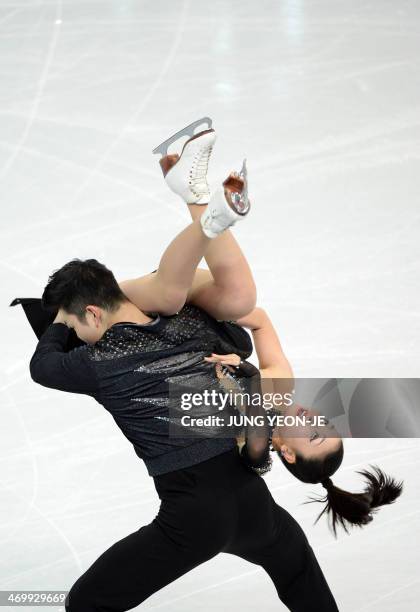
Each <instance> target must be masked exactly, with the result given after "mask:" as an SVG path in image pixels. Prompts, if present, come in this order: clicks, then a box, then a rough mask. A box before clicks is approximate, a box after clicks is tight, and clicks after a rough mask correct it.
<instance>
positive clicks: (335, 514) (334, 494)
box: [311, 466, 403, 535]
mask: <svg viewBox="0 0 420 612" xmlns="http://www.w3.org/2000/svg"><path fill="white" fill-rule="evenodd" d="M371 470H372V471H369V470H362V471H361V472H358V473H359V474H360V475H361V476H363V477H364V478H365V480H366V487H365V490H364V491H363V492H362V493H350V492H349V491H343V489H339V488H338V487H336V486H335V485H334V483H333V482H332V480H331V478H325V479H324V480H322V481H321V484H322V486H323V487H324V488H325V489H326V491H327V494H326V495H325V496H324V497H321V498H314V499H312V500H311V501H315V502H321V503H322V502H323V503H325V508H324V509H323V510H322V512H321V513H320V514H319V516H318V518H317V519H316V521H315V522H318V521H319V519H320V518H321V516H323V514H327V515H329V516H330V520H331V527H332V530H333V532H334V535H337V526H338V525H341V526H342V527H343V528H344V530H345V531H346V532H348V530H349V527H351V526H357V527H362V526H363V525H366V524H367V523H370V521H371V520H372V519H373V514H374V512H375V511H376V509H377V508H379V506H384V505H385V504H392V503H393V502H394V501H395V500H396V499H397V497H399V495H401V493H402V488H403V483H402V482H397V481H396V480H395V479H394V478H392V477H390V476H387V475H386V474H384V473H383V472H382V470H380V469H379V468H378V467H375V466H371Z"/></svg>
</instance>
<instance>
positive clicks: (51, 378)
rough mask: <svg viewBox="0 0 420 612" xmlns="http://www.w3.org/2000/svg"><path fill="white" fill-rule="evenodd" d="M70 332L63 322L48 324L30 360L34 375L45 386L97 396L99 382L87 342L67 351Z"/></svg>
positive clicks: (32, 376)
mask: <svg viewBox="0 0 420 612" xmlns="http://www.w3.org/2000/svg"><path fill="white" fill-rule="evenodd" d="M69 332H70V330H69V328H68V327H67V325H65V324H64V323H53V324H52V325H50V326H49V327H48V328H47V330H46V331H45V332H44V334H43V335H42V336H41V338H40V340H39V342H38V344H37V347H36V349H35V353H34V354H33V356H32V359H31V361H30V365H29V370H30V373H31V378H32V380H34V381H35V382H36V383H38V384H40V385H42V386H43V387H49V388H51V389H58V390H60V391H69V392H70V393H85V394H87V395H92V396H94V397H95V396H96V395H98V394H99V385H98V380H97V376H96V372H95V369H94V367H93V365H92V363H91V361H90V359H89V357H88V355H87V352H86V346H81V347H78V348H75V349H74V350H72V351H69V352H66V347H67V341H68V335H69Z"/></svg>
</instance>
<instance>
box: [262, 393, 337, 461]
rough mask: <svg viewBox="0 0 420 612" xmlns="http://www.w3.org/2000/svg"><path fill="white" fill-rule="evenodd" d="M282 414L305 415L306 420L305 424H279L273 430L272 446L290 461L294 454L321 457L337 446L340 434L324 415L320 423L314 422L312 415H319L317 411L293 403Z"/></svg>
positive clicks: (294, 458)
mask: <svg viewBox="0 0 420 612" xmlns="http://www.w3.org/2000/svg"><path fill="white" fill-rule="evenodd" d="M284 414H285V415H287V416H299V417H305V421H306V422H305V425H293V426H288V425H280V426H278V427H276V428H275V430H274V432H273V440H272V443H273V447H274V448H275V450H277V451H280V452H281V453H282V455H283V456H284V458H285V459H286V460H287V461H289V462H290V463H294V462H295V461H296V455H301V456H302V457H304V458H305V459H322V458H323V457H326V456H327V455H329V454H330V453H332V452H334V451H336V450H337V449H338V448H339V446H340V444H341V436H340V435H339V434H338V432H337V430H336V429H335V427H334V426H333V425H331V424H330V423H329V422H328V420H327V419H326V418H325V417H323V421H324V424H322V425H320V424H318V423H315V422H314V417H320V416H321V415H320V413H319V412H315V411H314V410H310V409H308V408H304V407H303V406H298V405H293V406H290V407H289V408H288V409H287V410H286V411H285V413H284Z"/></svg>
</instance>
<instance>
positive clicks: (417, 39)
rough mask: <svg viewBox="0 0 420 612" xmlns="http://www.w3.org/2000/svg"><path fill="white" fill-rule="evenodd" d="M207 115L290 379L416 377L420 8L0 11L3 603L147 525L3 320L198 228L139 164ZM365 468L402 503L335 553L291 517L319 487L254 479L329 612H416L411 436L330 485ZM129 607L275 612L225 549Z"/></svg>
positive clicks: (70, 572) (416, 452) (109, 449)
mask: <svg viewBox="0 0 420 612" xmlns="http://www.w3.org/2000/svg"><path fill="white" fill-rule="evenodd" d="M203 115H209V116H210V117H212V118H213V120H214V126H215V128H216V129H217V131H218V134H219V139H218V142H217V145H216V147H215V150H214V157H213V161H212V166H211V178H212V180H213V181H214V180H218V179H219V178H220V177H222V176H223V175H224V174H226V171H228V170H230V169H231V168H232V165H234V164H235V163H237V162H238V160H241V159H242V156H244V155H246V156H247V158H248V164H249V172H250V191H251V194H252V199H253V202H254V209H253V212H252V215H251V216H250V218H249V219H248V220H247V221H246V222H245V223H242V224H240V225H239V226H238V227H237V228H236V229H235V233H236V236H237V237H238V238H239V240H240V242H241V244H242V245H243V248H244V250H245V252H246V254H247V255H248V256H249V260H250V262H251V266H252V268H253V270H254V273H255V277H256V280H257V285H258V288H259V303H260V305H262V306H264V307H265V308H266V309H267V310H268V312H269V313H270V314H271V316H272V318H273V320H274V322H275V325H276V327H277V329H278V331H279V334H280V337H281V339H282V342H283V345H284V348H285V351H286V353H287V355H288V356H289V358H290V360H291V362H292V364H293V366H294V369H295V373H296V375H299V376H307V377H309V376H314V377H315V376H326V377H336V376H337V377H338V376H339V377H389V376H394V377H416V376H419V375H420V364H419V357H420V351H419V339H420V309H419V305H420V304H419V272H420V261H419V254H420V247H419V243H420V235H419V228H420V212H419V211H420V208H419V205H420V195H419V176H420V3H419V2H418V0H347V1H345V0H306V1H305V0H278V1H275V0H259V1H252V0H244V1H242V2H239V1H236V0H235V1H233V2H232V1H228V0H214V1H212V2H205V1H204V0H173V1H171V2H169V1H168V0H160V1H156V0H155V1H152V0H149V1H146V0H95V1H94V0H39V1H38V0H0V207H1V208H0V210H1V217H0V218H1V227H0V266H1V284H0V296H1V317H0V326H1V328H0V337H1V345H2V351H1V354H0V370H1V379H0V390H1V400H0V401H1V405H0V409H1V413H0V414H1V424H0V590H10V589H27V590H29V589H36V590H42V589H63V590H68V589H69V588H70V586H71V585H72V584H73V582H74V581H75V579H76V578H77V577H78V576H79V575H80V574H81V573H82V572H83V571H84V570H85V569H87V567H88V566H89V565H90V564H91V563H92V562H93V561H94V560H95V559H96V558H97V556H98V555H99V554H100V553H101V552H103V551H104V550H105V549H106V548H108V547H109V546H110V545H111V544H112V543H114V542H115V541H116V540H118V539H120V538H122V537H123V536H125V535H127V534H128V533H131V532H132V531H135V530H136V529H138V528H139V527H140V526H141V525H142V524H145V523H148V522H150V521H151V520H152V518H153V517H154V515H155V513H156V511H157V509H158V506H159V504H158V502H159V500H158V497H157V495H156V493H155V490H154V487H153V482H152V480H151V479H150V478H149V477H148V475H147V472H146V469H145V467H144V465H143V464H142V463H141V462H140V461H139V459H138V458H137V457H136V455H135V454H134V452H133V450H132V448H131V446H130V444H129V443H128V442H127V441H126V440H125V439H124V438H123V437H122V435H121V434H120V432H119V430H118V429H117V428H116V426H115V425H114V422H113V420H112V418H111V417H110V415H109V414H108V413H107V412H106V411H105V410H104V409H103V408H102V407H101V406H100V405H99V404H97V403H95V401H94V400H92V399H90V398H88V397H83V396H76V395H71V394H65V393H60V392H55V391H51V390H48V389H44V388H42V387H40V386H38V385H36V384H35V383H34V382H32V380H31V379H30V376H29V371H28V362H29V359H30V357H31V355H32V352H33V350H34V347H35V336H34V335H33V333H32V331H31V329H30V328H29V326H28V324H27V323H26V319H25V318H24V315H23V312H22V311H21V309H20V308H9V307H8V304H9V303H10V301H11V300H12V299H13V298H14V297H17V296H19V297H40V295H41V292H42V289H43V286H44V285H45V283H46V282H47V278H48V275H49V274H50V273H51V272H52V270H53V269H56V268H58V267H60V266H61V265H62V264H64V263H65V262H66V261H68V260H70V259H72V258H73V257H81V258H87V257H95V258H97V259H99V260H100V261H103V262H104V263H106V264H107V265H108V266H109V267H110V268H111V269H112V270H113V271H114V272H115V275H116V276H117V278H118V279H120V280H123V279H125V278H130V277H134V276H138V275H140V274H142V273H146V272H148V271H151V270H153V269H154V268H155V267H156V264H157V262H158V259H159V256H160V253H161V252H162V250H163V248H164V246H165V245H166V244H167V243H168V242H169V240H170V239H171V238H172V237H173V236H174V235H175V233H176V232H177V231H179V230H180V229H181V228H182V227H183V226H184V225H185V224H186V223H187V222H188V220H189V217H188V214H187V211H186V210H185V209H184V208H183V206H182V204H181V203H180V201H178V200H177V199H176V197H175V196H174V195H173V194H171V193H170V192H169V191H168V190H167V188H166V186H165V184H164V182H163V180H162V177H161V172H160V168H159V166H158V164H157V158H156V157H154V156H152V154H151V150H152V148H153V147H154V146H156V145H157V144H159V142H160V141H161V140H163V139H164V138H165V137H167V136H168V135H170V134H171V133H173V132H174V131H176V130H177V129H179V128H181V127H183V126H184V125H185V124H187V123H190V122H191V121H193V120H194V119H196V118H198V117H201V116H203ZM371 462H373V463H378V465H380V466H381V467H382V468H383V469H384V470H385V471H388V472H390V473H391V474H393V475H395V476H396V477H398V478H404V480H405V491H404V494H403V496H402V497H401V499H400V500H399V501H398V502H397V504H395V506H390V507H386V508H384V509H382V510H381V511H380V512H379V514H378V515H377V517H376V518H375V520H374V522H373V523H372V524H371V525H369V526H367V527H366V528H365V529H364V530H360V531H356V532H354V533H352V535H351V536H347V535H345V534H344V533H342V534H340V536H339V538H338V539H337V540H334V538H333V537H332V535H331V534H330V533H329V532H328V529H327V527H326V525H325V524H324V522H323V521H322V524H321V523H319V524H318V525H317V526H315V527H314V526H313V525H312V522H313V520H314V518H315V515H316V511H317V509H316V508H314V507H313V506H311V505H302V502H303V501H304V499H305V498H306V495H307V494H309V493H311V492H318V493H319V492H320V489H321V487H311V486H307V485H302V484H300V483H299V482H298V481H297V480H294V479H293V478H292V477H291V476H289V475H288V474H287V473H286V471H285V470H284V469H283V468H282V467H281V466H280V465H276V467H275V469H274V470H273V471H272V472H271V473H270V474H269V475H268V476H267V477H266V480H267V482H268V484H269V486H270V487H271V490H272V492H273V495H274V496H275V498H276V501H277V502H278V503H279V504H280V505H282V506H284V507H285V508H287V509H288V510H289V511H290V512H291V513H292V514H293V515H294V516H295V517H296V518H297V519H298V520H299V521H300V522H301V524H302V525H303V527H304V529H305V531H306V533H307V534H308V536H309V538H310V541H311V543H312V545H313V547H314V549H315V551H316V553H317V555H318V558H319V560H320V563H321V565H322V568H323V569H324V571H325V574H326V576H327V579H328V581H329V583H330V585H331V587H332V590H333V592H334V594H335V596H336V599H337V601H338V605H339V608H340V610H342V611H343V612H362V611H363V612H365V611H369V612H395V611H398V612H414V611H416V610H418V609H419V603H418V601H419V600H420V577H419V576H420V553H419V533H420V477H419V470H420V444H419V441H418V440H415V439H406V440H397V439H383V440H352V441H347V443H346V454H345V461H344V467H342V468H341V470H340V471H339V472H338V473H337V476H336V478H335V482H336V483H337V484H339V485H341V486H343V487H344V488H346V487H349V488H351V487H354V488H357V487H358V485H359V484H360V479H359V478H358V477H357V476H356V475H355V469H360V468H362V467H365V466H367V464H368V463H371ZM4 609H6V608H4ZM10 609H12V608H10ZM13 609H16V608H13ZM25 609H29V608H25ZM34 609H36V610H43V609H44V608H34ZM48 609H49V610H51V609H52V608H48ZM139 609H141V610H155V609H156V610H157V609H158V610H161V611H162V612H195V611H196V610H198V609H200V610H201V611H202V612H211V611H213V610H223V611H225V610H226V611H227V610H229V611H232V610H241V612H255V610H256V609H259V610H266V611H271V610H273V611H274V610H283V609H285V608H284V606H283V605H282V604H281V603H280V602H279V600H278V599H277V596H276V592H275V589H274V586H273V585H272V583H271V581H270V579H269V578H268V576H266V574H265V573H264V572H263V571H262V570H260V569H259V568H257V567H256V566H254V565H251V564H248V563H247V562H245V561H242V560H241V559H239V558H235V557H233V556H230V555H224V554H222V555H219V556H218V557H216V558H214V559H213V560H212V561H210V562H208V563H206V564H205V565H202V566H200V567H198V568H196V569H195V570H194V571H192V572H191V573H189V574H187V575H186V576H184V577H182V578H180V579H179V580H177V581H176V582H174V583H172V584H171V585H169V586H168V587H166V588H165V589H163V590H162V591H160V592H158V593H156V594H155V595H154V596H152V597H151V598H150V599H148V600H147V601H146V602H145V603H144V604H143V605H142V606H141V607H140V608H139ZM45 610H47V608H45ZM320 612H321V611H320Z"/></svg>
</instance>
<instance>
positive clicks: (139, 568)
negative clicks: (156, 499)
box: [66, 521, 213, 612]
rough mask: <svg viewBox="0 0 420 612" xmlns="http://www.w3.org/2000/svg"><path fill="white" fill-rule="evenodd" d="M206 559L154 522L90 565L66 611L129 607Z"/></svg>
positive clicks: (114, 546) (129, 536)
mask: <svg viewBox="0 0 420 612" xmlns="http://www.w3.org/2000/svg"><path fill="white" fill-rule="evenodd" d="M211 556H213V555H210V557H211ZM210 557H209V558H210ZM206 559H207V556H206V555H205V554H202V555H200V553H199V551H195V552H192V551H190V552H187V551H185V550H180V549H179V547H178V546H177V545H176V544H175V543H174V542H173V541H172V540H171V538H170V537H168V535H167V534H165V533H164V532H163V531H162V529H161V528H160V527H159V526H158V525H157V524H156V523H155V521H153V522H152V523H150V524H149V525H145V526H144V527H141V528H140V529H139V530H138V531H135V532H134V533H131V534H130V535H128V536H126V537H125V538H123V539H122V540H119V541H118V542H116V543H115V544H113V545H112V546H111V547H110V548H108V550H106V551H105V552H104V553H103V554H102V555H101V556H100V557H99V558H98V559H97V560H96V561H95V562H94V563H93V564H92V565H91V566H90V567H89V569H88V570H87V571H86V572H85V573H84V574H83V575H82V576H81V577H80V578H79V579H78V580H77V581H76V583H75V584H74V585H73V587H72V589H71V590H70V593H69V598H68V607H67V608H66V610H67V611H68V612H91V611H92V612H93V611H96V610H98V611H101V610H105V609H106V610H107V612H108V611H115V612H117V611H123V610H130V609H131V608H132V607H134V606H136V605H138V604H139V603H141V602H142V601H144V600H145V599H147V598H148V597H149V596H150V595H152V594H153V593H155V592H156V591H158V590H159V589H161V588H162V587H164V586H165V585H167V584H169V583H170V582H172V581H173V580H175V579H176V578H178V577H179V576H182V575H183V574H184V573H185V572H187V571H189V570H190V569H192V568H193V567H195V566H196V565H199V564H200V563H202V562H203V561H205V560H206Z"/></svg>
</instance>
